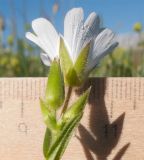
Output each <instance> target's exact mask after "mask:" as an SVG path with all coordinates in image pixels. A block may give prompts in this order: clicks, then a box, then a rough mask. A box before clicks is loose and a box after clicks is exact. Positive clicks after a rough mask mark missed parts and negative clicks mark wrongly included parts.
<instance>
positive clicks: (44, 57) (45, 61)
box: [40, 53, 51, 66]
mask: <svg viewBox="0 0 144 160" xmlns="http://www.w3.org/2000/svg"><path fill="white" fill-rule="evenodd" d="M40 57H41V60H42V62H43V64H44V65H46V66H50V65H51V61H50V58H49V56H48V55H47V54H46V53H41V54H40Z"/></svg>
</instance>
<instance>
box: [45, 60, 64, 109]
mask: <svg viewBox="0 0 144 160" xmlns="http://www.w3.org/2000/svg"><path fill="white" fill-rule="evenodd" d="M64 95H65V94H64V80H63V75H62V72H61V68H60V64H59V62H58V61H57V60H54V61H53V62H52V64H51V67H50V72H49V75H48V81H47V88H46V102H47V104H48V105H49V107H51V109H54V110H56V109H58V108H59V107H60V106H61V105H62V104H63V101H64Z"/></svg>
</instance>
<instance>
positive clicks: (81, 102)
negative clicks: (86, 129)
mask: <svg viewBox="0 0 144 160" xmlns="http://www.w3.org/2000/svg"><path fill="white" fill-rule="evenodd" d="M90 89H91V88H89V89H88V90H87V91H86V92H85V93H83V94H82V95H81V96H80V97H79V98H78V100H77V101H76V102H75V103H74V104H72V105H71V107H70V108H69V109H68V110H67V111H66V112H65V114H64V115H63V117H62V121H63V122H65V121H67V120H69V119H71V118H74V117H75V116H77V115H78V114H80V113H83V110H84V108H85V105H86V103H87V99H88V97H89V94H90Z"/></svg>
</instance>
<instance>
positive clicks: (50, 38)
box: [32, 18, 59, 59]
mask: <svg viewBox="0 0 144 160" xmlns="http://www.w3.org/2000/svg"><path fill="white" fill-rule="evenodd" d="M32 28H33V30H34V32H35V33H36V34H37V36H38V38H39V41H40V43H41V44H42V45H43V49H44V51H45V52H46V53H48V55H49V57H50V59H54V58H55V57H57V56H59V52H58V50H59V35H58V33H57V32H56V30H55V28H54V27H53V25H52V24H51V23H50V22H49V21H48V20H47V19H44V18H38V19H36V20H34V21H33V22H32Z"/></svg>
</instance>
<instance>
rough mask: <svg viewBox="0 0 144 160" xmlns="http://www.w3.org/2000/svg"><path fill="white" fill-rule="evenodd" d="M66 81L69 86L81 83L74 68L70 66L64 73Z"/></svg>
mask: <svg viewBox="0 0 144 160" xmlns="http://www.w3.org/2000/svg"><path fill="white" fill-rule="evenodd" d="M66 83H67V84H68V85H69V86H79V85H80V84H81V83H80V80H79V78H78V76H77V73H76V71H75V69H74V68H70V69H69V71H68V73H67V74H66Z"/></svg>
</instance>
